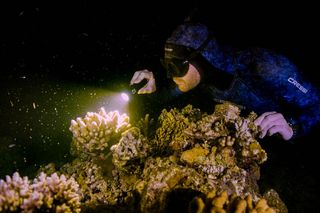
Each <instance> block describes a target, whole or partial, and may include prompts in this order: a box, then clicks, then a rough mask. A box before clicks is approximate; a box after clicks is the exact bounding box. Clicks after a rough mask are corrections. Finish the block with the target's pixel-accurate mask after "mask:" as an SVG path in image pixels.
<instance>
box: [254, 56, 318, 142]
mask: <svg viewBox="0 0 320 213" xmlns="http://www.w3.org/2000/svg"><path fill="white" fill-rule="evenodd" d="M256 65H257V66H256V67H259V69H258V70H257V72H256V73H255V74H256V77H257V76H258V77H257V78H258V79H261V81H259V88H263V90H265V93H266V94H267V96H268V97H270V98H272V99H275V100H276V101H278V102H279V103H281V105H282V106H284V108H285V110H283V112H282V114H283V115H284V116H283V119H285V121H286V123H287V125H285V124H284V123H283V122H282V123H281V124H280V125H282V127H283V128H284V129H288V126H289V127H290V128H291V129H292V133H293V134H292V136H291V137H290V139H293V138H296V137H299V136H304V135H306V134H307V133H309V132H310V130H311V129H312V128H313V127H314V126H315V125H316V124H317V123H319V121H320V110H319V106H320V91H319V89H318V88H316V87H315V86H314V85H312V84H311V83H310V82H308V81H306V80H305V79H304V78H303V76H302V74H301V73H300V72H299V70H298V68H297V67H296V66H295V65H294V64H293V63H292V62H291V61H290V60H289V59H287V58H286V57H284V56H281V55H276V54H273V53H268V52H263V56H262V57H259V61H256ZM265 117H266V118H267V117H268V116H265ZM277 119H278V121H279V119H280V118H279V117H278V118H277ZM269 120H271V118H270V116H269ZM288 133H290V132H288ZM266 134H267V133H266ZM268 134H270V132H268Z"/></svg>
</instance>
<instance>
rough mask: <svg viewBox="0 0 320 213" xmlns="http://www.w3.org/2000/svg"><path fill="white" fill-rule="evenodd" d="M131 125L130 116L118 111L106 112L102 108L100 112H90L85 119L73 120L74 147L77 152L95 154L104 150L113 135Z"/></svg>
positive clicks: (71, 127)
mask: <svg viewBox="0 0 320 213" xmlns="http://www.w3.org/2000/svg"><path fill="white" fill-rule="evenodd" d="M129 126H130V124H129V117H128V116H127V115H126V114H123V115H120V114H119V112H118V111H112V112H109V113H106V112H105V110H104V108H101V109H100V111H99V113H94V112H88V113H87V114H86V116H85V117H84V119H82V118H80V117H78V118H77V119H76V120H72V121H71V126H70V128H69V129H70V131H71V132H72V133H73V147H74V149H75V152H77V153H88V154H92V155H95V154H96V153H101V152H103V151H104V150H105V149H106V148H107V147H108V145H109V143H110V141H111V140H112V138H113V137H115V136H117V135H119V134H120V133H121V132H123V131H124V130H126V129H127V128H128V127H129Z"/></svg>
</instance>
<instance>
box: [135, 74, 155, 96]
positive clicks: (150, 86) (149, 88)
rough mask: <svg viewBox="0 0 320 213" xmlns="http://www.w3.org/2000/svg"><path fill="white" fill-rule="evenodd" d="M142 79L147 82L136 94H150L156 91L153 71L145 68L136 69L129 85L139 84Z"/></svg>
mask: <svg viewBox="0 0 320 213" xmlns="http://www.w3.org/2000/svg"><path fill="white" fill-rule="evenodd" d="M144 79H146V80H147V83H146V84H145V85H144V86H143V87H142V88H141V89H139V90H138V94H150V93H153V92H155V91H156V80H155V78H154V77H153V73H152V72H150V71H149V70H147V69H144V70H139V71H136V72H135V73H134V75H133V77H132V79H131V81H130V85H133V84H139V83H140V82H141V81H143V80H144Z"/></svg>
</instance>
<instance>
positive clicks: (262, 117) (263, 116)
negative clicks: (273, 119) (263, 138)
mask: <svg viewBox="0 0 320 213" xmlns="http://www.w3.org/2000/svg"><path fill="white" fill-rule="evenodd" d="M274 113H277V112H275V111H273V112H265V113H263V114H262V115H260V116H259V117H258V118H257V119H256V120H255V121H254V124H255V125H256V126H260V124H261V122H262V121H263V119H264V118H265V117H266V116H268V115H271V114H274Z"/></svg>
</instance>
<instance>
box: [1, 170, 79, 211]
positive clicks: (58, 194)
mask: <svg viewBox="0 0 320 213" xmlns="http://www.w3.org/2000/svg"><path fill="white" fill-rule="evenodd" d="M81 197H82V195H81V193H80V190H79V185H78V183H77V182H76V181H75V180H74V179H73V178H66V177H65V176H64V175H61V176H58V175H57V174H56V173H53V174H52V175H51V176H47V175H46V174H45V173H41V174H40V175H39V176H38V177H37V178H35V179H34V180H33V182H32V183H31V182H30V181H29V180H28V178H27V177H23V178H21V177H20V175H19V173H17V172H16V173H14V174H13V176H12V178H11V177H10V176H7V177H6V181H4V180H0V211H8V212H14V211H20V212H23V213H28V212H34V211H36V210H49V209H50V210H53V212H54V211H55V212H80V205H81V203H80V200H81Z"/></svg>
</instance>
